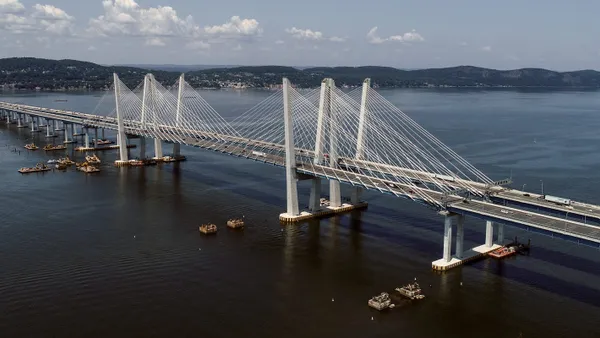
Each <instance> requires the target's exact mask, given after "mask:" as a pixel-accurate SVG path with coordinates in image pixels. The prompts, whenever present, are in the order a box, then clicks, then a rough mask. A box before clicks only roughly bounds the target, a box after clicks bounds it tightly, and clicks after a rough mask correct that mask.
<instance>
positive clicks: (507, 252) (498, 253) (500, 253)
mask: <svg viewBox="0 0 600 338" xmlns="http://www.w3.org/2000/svg"><path fill="white" fill-rule="evenodd" d="M516 253H517V250H515V248H514V247H512V246H511V247H508V248H507V247H504V246H503V247H501V248H498V249H496V250H494V251H492V252H490V253H488V255H490V256H492V257H494V258H504V257H508V256H512V255H514V254H516Z"/></svg>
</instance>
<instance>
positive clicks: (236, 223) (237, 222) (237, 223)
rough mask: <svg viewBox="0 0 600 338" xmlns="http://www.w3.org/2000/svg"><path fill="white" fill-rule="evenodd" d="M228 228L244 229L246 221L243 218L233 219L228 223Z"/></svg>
mask: <svg viewBox="0 0 600 338" xmlns="http://www.w3.org/2000/svg"><path fill="white" fill-rule="evenodd" d="M227 226H228V227H230V228H232V229H237V228H243V227H244V220H243V219H241V218H232V219H230V220H228V221H227Z"/></svg>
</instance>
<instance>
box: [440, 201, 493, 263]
mask: <svg viewBox="0 0 600 338" xmlns="http://www.w3.org/2000/svg"><path fill="white" fill-rule="evenodd" d="M440 214H441V215H443V216H444V251H443V255H442V258H441V259H438V260H437V261H433V262H431V267H432V268H433V269H434V270H437V271H445V270H449V269H452V268H455V267H457V266H461V265H463V264H465V263H467V262H470V261H473V260H476V259H479V258H482V257H485V256H486V255H487V253H489V252H491V251H494V250H496V249H497V248H499V247H500V245H497V244H493V243H492V244H490V245H488V241H489V238H490V237H489V233H492V234H493V223H492V222H491V221H487V222H486V243H485V244H483V245H480V246H477V247H474V248H472V249H469V250H467V251H464V247H463V245H464V219H465V217H464V215H460V214H454V213H450V212H448V211H441V212H440ZM452 218H457V220H458V222H457V226H456V252H455V254H454V256H452V255H451V252H452ZM490 227H491V229H492V230H491V231H488V230H489V229H490Z"/></svg>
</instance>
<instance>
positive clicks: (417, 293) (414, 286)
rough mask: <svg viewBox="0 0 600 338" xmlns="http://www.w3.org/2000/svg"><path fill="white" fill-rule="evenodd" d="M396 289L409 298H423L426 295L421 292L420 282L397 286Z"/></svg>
mask: <svg viewBox="0 0 600 338" xmlns="http://www.w3.org/2000/svg"><path fill="white" fill-rule="evenodd" d="M396 291H398V293H400V294H401V295H402V296H404V297H406V298H408V299H423V298H425V295H423V294H422V293H421V287H420V286H419V283H417V282H414V283H411V284H407V285H404V286H403V287H399V288H396Z"/></svg>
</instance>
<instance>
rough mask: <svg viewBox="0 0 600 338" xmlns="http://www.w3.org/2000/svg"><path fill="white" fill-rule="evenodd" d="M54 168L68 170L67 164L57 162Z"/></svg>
mask: <svg viewBox="0 0 600 338" xmlns="http://www.w3.org/2000/svg"><path fill="white" fill-rule="evenodd" d="M54 168H56V169H58V170H66V169H67V165H66V164H63V163H57V164H56V165H54Z"/></svg>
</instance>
